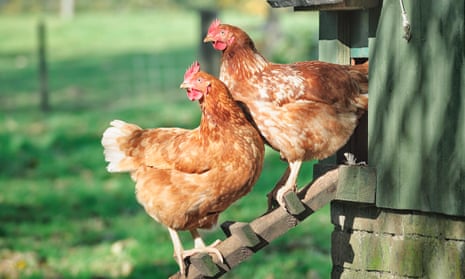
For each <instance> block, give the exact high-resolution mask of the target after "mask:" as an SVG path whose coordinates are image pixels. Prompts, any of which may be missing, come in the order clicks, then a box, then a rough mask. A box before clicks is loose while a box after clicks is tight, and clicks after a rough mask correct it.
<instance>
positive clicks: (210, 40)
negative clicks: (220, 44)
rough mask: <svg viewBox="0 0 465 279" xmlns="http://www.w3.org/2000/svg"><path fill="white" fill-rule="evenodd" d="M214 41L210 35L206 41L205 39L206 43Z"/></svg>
mask: <svg viewBox="0 0 465 279" xmlns="http://www.w3.org/2000/svg"><path fill="white" fill-rule="evenodd" d="M213 41H214V39H213V38H212V37H211V36H210V34H207V36H205V39H203V42H204V43H208V42H213Z"/></svg>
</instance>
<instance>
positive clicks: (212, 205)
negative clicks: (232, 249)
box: [102, 63, 264, 274]
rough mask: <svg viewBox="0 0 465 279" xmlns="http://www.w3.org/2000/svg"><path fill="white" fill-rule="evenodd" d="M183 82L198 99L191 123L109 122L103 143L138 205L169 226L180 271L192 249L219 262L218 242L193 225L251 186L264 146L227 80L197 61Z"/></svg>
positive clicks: (213, 218) (202, 224) (204, 224)
mask: <svg viewBox="0 0 465 279" xmlns="http://www.w3.org/2000/svg"><path fill="white" fill-rule="evenodd" d="M181 87H182V88H185V89H186V90H187V96H188V97H189V99H190V100H191V101H198V102H199V104H200V108H201V111H202V116H201V120H200V125H199V126H198V127H197V128H196V129H193V130H187V129H181V128H157V129H145V130H144V129H141V128H140V127H138V126H136V125H134V124H128V123H125V122H123V121H120V120H114V121H112V122H111V127H109V128H108V129H107V130H106V131H105V132H104V134H103V138H102V145H103V146H104V154H105V160H106V161H107V162H109V164H108V166H107V169H108V171H109V172H130V174H131V177H132V179H133V180H134V181H135V182H136V197H137V200H138V201H139V203H140V204H141V205H142V206H143V207H144V209H145V211H146V212H147V213H148V214H149V215H150V216H151V217H152V218H153V219H155V220H156V221H158V222H160V223H161V224H163V225H164V226H166V227H167V228H168V230H169V232H170V236H171V238H172V241H173V246H174V252H175V257H176V260H177V262H178V264H179V267H180V271H181V273H183V274H184V273H185V272H186V270H185V264H184V259H185V258H186V257H188V256H191V255H192V254H194V253H197V252H201V251H203V252H207V253H215V254H217V256H218V257H219V258H220V260H222V256H221V254H220V252H219V251H218V249H216V248H215V247H214V246H215V245H216V244H217V243H218V241H217V242H215V243H214V244H212V245H211V246H208V247H207V246H206V245H205V244H204V242H203V241H202V239H201V237H200V235H199V233H198V231H197V229H198V228H211V227H212V226H213V225H215V224H216V222H217V220H218V215H219V214H220V213H221V212H223V211H224V210H225V209H226V208H228V207H229V206H230V205H231V204H232V203H233V202H235V201H236V200H237V199H239V198H240V197H242V196H244V195H245V194H247V193H248V192H249V191H250V190H251V188H252V186H253V185H254V184H255V182H256V181H257V179H258V177H259V175H260V173H261V170H262V164H263V157H264V144H263V141H262V139H261V137H260V135H259V133H258V132H257V131H256V129H255V128H254V127H253V126H252V125H251V124H250V123H249V122H248V121H247V119H246V117H245V115H244V113H243V112H242V110H241V109H240V108H239V107H238V106H237V105H236V103H235V101H234V100H233V98H232V97H231V95H230V93H229V91H228V89H227V88H226V86H225V85H224V84H223V83H222V82H221V81H220V80H218V79H216V78H215V77H213V76H211V75H209V74H207V73H205V72H202V71H200V66H199V64H198V63H194V64H193V65H192V67H191V68H189V69H188V70H187V72H186V74H185V76H184V82H183V83H182V84H181ZM179 230H189V231H190V232H191V234H192V236H193V238H194V243H195V248H194V249H191V250H184V249H183V247H182V244H181V241H180V239H179V236H178V233H177V231H179Z"/></svg>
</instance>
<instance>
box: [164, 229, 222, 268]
mask: <svg viewBox="0 0 465 279" xmlns="http://www.w3.org/2000/svg"><path fill="white" fill-rule="evenodd" d="M168 231H169V232H170V236H171V240H172V242H173V247H174V256H175V258H176V261H177V262H178V265H179V272H180V273H181V274H183V275H185V274H186V264H185V262H184V259H185V258H188V257H190V256H192V255H195V254H197V253H202V252H204V253H212V254H215V255H216V256H217V257H218V259H219V261H220V262H221V263H223V262H224V260H223V255H221V253H220V251H219V250H218V249H217V248H215V246H216V245H218V244H219V243H220V240H216V241H215V242H213V244H211V245H210V246H206V245H205V243H204V242H203V240H202V238H201V237H200V234H199V232H198V231H197V230H196V229H192V230H191V231H190V232H191V235H192V237H193V238H194V246H195V248H194V249H190V250H184V248H183V247H182V243H181V239H180V238H179V234H178V232H177V231H176V230H174V229H172V228H168Z"/></svg>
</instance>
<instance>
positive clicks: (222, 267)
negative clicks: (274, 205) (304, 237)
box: [170, 169, 339, 279]
mask: <svg viewBox="0 0 465 279" xmlns="http://www.w3.org/2000/svg"><path fill="white" fill-rule="evenodd" d="M338 178H339V176H338V169H334V170H331V171H329V172H328V173H326V174H325V175H323V176H321V177H319V178H317V179H315V180H314V181H313V182H312V183H311V184H310V185H308V186H307V187H305V188H304V189H302V190H301V191H300V192H299V193H298V197H299V198H300V199H302V202H303V204H304V206H305V210H304V212H302V213H301V214H299V215H290V214H289V213H288V212H287V211H286V210H284V209H283V208H281V207H280V208H278V209H276V210H274V211H272V212H270V213H268V214H266V215H263V216H260V217H258V218H257V219H255V220H253V221H252V222H251V223H250V224H244V223H237V225H235V223H231V222H229V223H228V224H226V225H225V226H223V227H224V228H225V230H226V234H227V235H229V236H228V237H227V238H226V239H225V240H223V241H222V242H221V243H220V244H218V246H217V248H218V249H219V251H220V252H221V254H222V255H223V258H224V263H219V261H218V259H217V258H216V255H213V256H212V257H213V258H212V261H213V262H214V263H215V265H216V266H217V267H218V270H217V272H216V273H215V274H213V275H212V271H213V270H214V269H213V268H211V267H210V266H209V265H210V263H209V260H208V259H205V258H204V255H200V256H198V257H196V258H195V259H194V262H195V265H194V264H191V265H189V266H188V267H187V276H182V275H181V274H180V273H176V274H174V275H173V276H171V277H170V278H196V279H197V278H206V277H208V278H218V277H219V276H221V275H222V274H224V273H226V272H228V271H229V270H231V269H232V268H233V267H235V266H237V265H239V264H240V263H242V262H244V261H245V260H247V259H248V258H249V257H251V256H252V255H253V254H254V253H255V252H257V251H259V250H260V249H262V248H263V247H265V246H267V245H268V244H269V243H270V242H272V241H273V240H274V239H276V238H277V237H279V236H281V235H283V234H284V233H286V232H287V231H288V230H290V229H292V228H294V227H295V226H297V225H298V224H299V223H300V222H301V221H303V220H304V219H305V218H307V217H308V216H310V215H311V214H312V213H313V212H314V211H316V210H318V209H320V208H321V207H323V206H324V205H326V204H328V203H329V202H330V201H331V200H333V199H334V198H335V196H336V188H337V185H338ZM254 236H256V237H254ZM257 240H258V241H257ZM207 256H208V255H207ZM208 257H210V256H208ZM191 262H192V259H191ZM205 273H208V275H206V274H205Z"/></svg>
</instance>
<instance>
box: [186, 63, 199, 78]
mask: <svg viewBox="0 0 465 279" xmlns="http://www.w3.org/2000/svg"><path fill="white" fill-rule="evenodd" d="M199 71H200V63H199V61H195V62H194V63H192V65H191V66H190V67H189V68H188V69H187V70H186V73H185V74H184V79H188V78H189V77H190V76H192V75H193V74H196V73H198V72H199Z"/></svg>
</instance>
